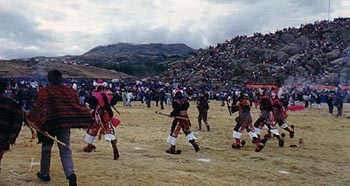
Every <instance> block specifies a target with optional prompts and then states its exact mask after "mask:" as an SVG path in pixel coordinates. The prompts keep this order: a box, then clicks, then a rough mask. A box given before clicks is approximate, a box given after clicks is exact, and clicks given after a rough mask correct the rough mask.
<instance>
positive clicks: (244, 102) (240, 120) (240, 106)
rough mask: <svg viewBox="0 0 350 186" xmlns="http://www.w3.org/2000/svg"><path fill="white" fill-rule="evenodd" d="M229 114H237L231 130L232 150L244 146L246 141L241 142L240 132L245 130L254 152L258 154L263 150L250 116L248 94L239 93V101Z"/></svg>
mask: <svg viewBox="0 0 350 186" xmlns="http://www.w3.org/2000/svg"><path fill="white" fill-rule="evenodd" d="M231 109H232V110H231V112H232V113H234V112H237V111H238V116H237V117H236V119H235V121H236V125H235V127H234V129H233V134H232V136H233V138H234V139H235V142H234V143H233V144H232V148H234V149H240V148H242V147H243V146H245V144H246V141H244V140H242V141H241V138H242V132H243V131H244V130H245V129H246V130H247V132H248V135H249V136H250V137H252V138H253V142H254V143H255V145H256V148H255V151H256V152H260V151H261V150H262V149H263V148H264V143H263V142H261V141H260V139H259V138H258V136H257V134H256V133H255V129H254V126H253V122H252V117H251V114H250V102H249V96H248V94H246V93H244V92H241V93H240V96H239V101H238V103H237V104H236V105H234V106H233V107H232V108H231Z"/></svg>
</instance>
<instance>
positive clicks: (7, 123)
mask: <svg viewBox="0 0 350 186" xmlns="http://www.w3.org/2000/svg"><path fill="white" fill-rule="evenodd" d="M22 122H23V112H22V109H21V107H20V106H19V104H17V103H16V102H15V101H14V100H12V99H11V98H9V97H6V96H3V95H0V151H7V150H10V144H14V143H15V141H16V138H17V136H18V134H19V132H20V130H21V127H22Z"/></svg>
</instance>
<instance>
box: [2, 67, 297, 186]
mask: <svg viewBox="0 0 350 186" xmlns="http://www.w3.org/2000/svg"><path fill="white" fill-rule="evenodd" d="M47 79H48V82H49V84H48V86H46V87H41V88H40V89H39V91H38V92H37V96H36V99H35V101H34V103H33V106H32V108H31V110H30V111H29V112H28V111H25V112H23V108H22V107H21V105H19V104H18V102H16V101H14V100H13V99H12V98H9V97H8V96H5V95H4V93H5V87H6V83H7V82H6V81H5V80H3V79H2V80H1V83H0V85H1V86H0V108H1V109H0V111H1V112H0V127H1V132H0V163H1V159H2V157H3V155H4V152H5V151H7V150H9V148H10V145H11V144H14V143H15V141H16V138H17V136H18V134H19V131H20V130H21V126H22V122H24V121H25V123H27V125H28V126H30V127H32V128H34V129H35V130H37V131H38V139H39V141H40V142H41V143H42V146H41V160H40V171H39V172H38V173H37V177H38V178H39V179H40V180H43V181H50V180H51V178H50V161H51V149H52V145H53V143H54V141H56V140H57V141H58V142H60V143H58V148H59V153H60V158H61V162H62V166H63V170H64V173H65V175H66V178H67V179H68V180H69V185H76V184H77V177H76V174H75V171H74V164H73V160H72V151H71V149H70V132H71V131H70V129H71V128H83V129H85V130H86V134H85V142H86V145H85V146H84V147H83V151H84V152H88V153H89V152H92V151H94V150H95V149H96V146H95V145H94V144H93V143H94V141H95V139H96V138H97V136H98V135H99V134H103V136H104V138H105V140H106V141H108V142H110V143H111V147H112V149H113V157H114V159H115V160H117V159H119V151H118V147H117V138H116V135H115V131H114V130H115V128H116V127H117V126H118V125H119V124H120V120H119V119H117V118H116V117H115V116H114V114H115V113H119V112H118V110H117V109H116V108H115V107H114V106H115V105H116V103H117V100H118V96H116V94H113V92H111V91H109V90H108V89H109V87H108V84H106V83H104V82H103V81H97V82H96V84H95V86H94V90H93V92H92V93H91V94H84V95H83V94H82V95H83V97H84V99H83V100H82V99H80V98H79V97H81V96H80V95H79V94H78V92H79V91H77V90H75V89H74V88H72V87H69V86H66V85H64V84H62V74H61V72H59V71H57V70H52V71H49V72H48V75H47ZM279 90H280V89H276V90H271V91H269V90H267V89H260V90H259V91H258V92H257V94H256V95H257V96H258V99H257V102H258V103H257V105H259V108H260V111H261V114H260V116H259V118H258V119H257V120H256V121H255V122H253V118H252V117H251V113H250V111H251V107H252V101H253V99H252V97H254V94H253V96H252V94H251V93H252V92H251V91H250V90H248V89H242V90H241V91H236V92H235V93H233V94H223V96H220V95H217V97H223V100H227V105H228V108H229V111H230V113H231V114H232V113H234V112H238V116H237V117H236V118H235V121H236V125H235V127H234V129H233V133H232V137H233V139H234V142H233V144H232V148H234V149H240V148H242V147H244V146H245V144H246V141H245V140H243V139H242V133H243V132H244V131H247V133H248V136H249V137H250V138H251V139H252V142H253V143H254V144H255V151H256V152H260V151H261V150H263V148H264V147H265V145H266V142H267V141H268V139H269V138H271V137H275V138H276V139H277V140H278V145H279V146H280V147H283V146H284V138H285V134H284V133H280V132H279V131H278V129H277V126H279V127H280V128H282V130H285V131H286V132H288V134H289V137H290V138H293V137H294V125H291V126H289V125H287V123H286V118H287V114H286V104H285V99H284V98H285V97H284V96H283V95H282V94H281V92H280V91H279ZM162 91H163V90H162ZM171 95H172V103H171V106H172V111H171V112H170V114H169V115H168V116H169V117H172V118H173V121H172V124H171V128H170V129H171V131H170V134H169V135H168V138H167V140H166V141H167V143H169V145H170V147H169V148H167V149H166V150H165V152H166V153H169V154H181V152H182V151H181V150H180V149H178V148H177V142H178V135H179V134H180V130H182V131H183V133H184V134H185V135H186V137H187V140H188V142H189V143H190V144H191V145H192V146H193V149H194V151H195V152H198V151H200V147H199V144H198V142H197V141H196V136H195V134H194V132H193V131H192V130H191V122H190V119H189V117H188V109H189V107H190V99H189V97H188V95H189V92H187V93H186V91H184V89H181V90H180V89H174V90H173V92H172V94H171ZM193 95H194V94H191V96H192V100H193V98H195V101H196V108H197V110H198V118H197V119H198V120H197V121H198V129H199V130H203V128H202V123H204V126H205V130H206V131H208V132H209V131H210V130H211V128H210V125H209V123H208V111H209V99H210V97H212V96H213V95H212V94H211V95H210V94H208V93H207V92H201V93H198V94H196V96H193ZM162 100H163V99H162ZM85 102H87V103H89V107H87V106H86V105H85ZM287 105H288V104H287ZM161 107H162V108H164V107H163V105H162V104H161ZM263 129H267V135H264V136H263V135H262V132H261V131H262V130H263ZM0 165H1V164H0Z"/></svg>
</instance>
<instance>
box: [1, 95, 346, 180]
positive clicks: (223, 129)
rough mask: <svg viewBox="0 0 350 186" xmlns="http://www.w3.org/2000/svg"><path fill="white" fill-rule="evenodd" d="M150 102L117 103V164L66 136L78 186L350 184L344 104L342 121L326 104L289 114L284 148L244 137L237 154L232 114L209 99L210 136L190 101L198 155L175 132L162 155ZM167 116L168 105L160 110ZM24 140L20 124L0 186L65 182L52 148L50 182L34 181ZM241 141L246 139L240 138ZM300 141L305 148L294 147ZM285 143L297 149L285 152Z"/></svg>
mask: <svg viewBox="0 0 350 186" xmlns="http://www.w3.org/2000/svg"><path fill="white" fill-rule="evenodd" d="M152 104H153V105H152V107H151V108H149V109H147V108H146V105H142V104H141V103H139V102H134V103H133V106H132V107H122V106H121V104H120V103H119V104H118V105H117V108H118V110H119V111H120V112H121V115H120V116H118V117H119V118H120V119H121V121H122V123H121V125H120V126H119V127H118V128H117V130H116V134H117V138H118V140H119V144H118V147H119V150H120V159H119V160H117V161H116V160H113V156H112V148H111V147H110V144H109V143H107V142H105V141H104V140H103V138H102V140H98V141H96V143H95V145H96V147H97V149H96V151H95V152H92V153H85V152H83V150H82V149H83V146H84V145H85V142H84V134H85V132H84V131H83V130H73V131H72V135H71V149H72V151H73V159H74V164H75V171H76V174H77V178H78V185H84V186H90V185H91V186H110V185H111V186H112V185H238V186H239V185H245V186H246V185H269V186H274V185H278V186H284V185H291V186H293V185H295V186H301V185H303V186H308V185H317V186H320V185H329V186H335V185H337V186H340V185H350V153H349V152H350V135H349V134H350V119H348V118H347V117H346V116H349V115H350V113H349V110H350V105H345V106H344V111H345V113H344V115H345V116H343V117H341V118H335V117H334V116H330V115H328V113H327V106H326V105H325V104H324V105H322V108H321V110H317V109H315V108H314V109H307V110H304V111H298V112H288V114H289V117H288V120H287V123H288V124H289V125H291V124H294V125H295V126H296V127H295V130H296V133H295V138H293V139H289V138H286V142H285V147H283V148H280V147H278V142H277V140H276V139H271V140H269V141H268V142H267V145H266V147H265V148H264V149H263V151H261V152H255V151H254V148H255V147H254V144H252V143H251V142H250V140H248V141H249V142H248V143H247V145H246V146H245V147H244V148H242V149H240V150H235V149H232V148H231V144H232V142H233V141H234V140H233V138H232V129H233V127H234V125H235V123H234V118H235V116H236V115H237V113H236V114H234V115H233V116H230V115H229V114H228V111H227V109H226V107H221V106H220V103H219V102H216V101H212V102H211V103H210V106H211V109H210V110H209V123H210V125H211V131H210V132H205V131H201V132H200V131H198V124H197V119H196V117H197V110H196V107H195V104H194V103H193V102H191V107H190V110H189V116H190V119H191V122H192V130H193V131H194V133H195V135H196V137H197V141H198V142H199V144H200V147H201V150H200V151H199V152H197V153H196V152H195V151H194V150H193V148H192V146H191V145H190V144H189V143H188V142H187V141H186V137H185V135H184V134H183V133H180V135H179V141H178V145H177V147H178V148H179V149H181V150H182V154H181V155H169V154H167V153H165V149H166V148H168V147H169V145H168V144H167V143H166V139H167V136H168V134H169V130H170V125H171V122H172V120H171V118H168V117H164V116H161V115H158V114H156V113H155V111H158V110H159V108H158V107H155V105H154V103H152ZM170 111H171V109H170V108H165V110H162V112H163V113H169V112H170ZM258 115H259V110H258V109H255V108H253V109H252V116H253V120H255V119H256V118H257V117H258ZM279 131H280V132H282V130H280V129H279ZM265 132H266V131H263V133H265ZM30 137H31V134H30V130H29V129H28V128H27V127H24V128H23V129H22V131H21V133H20V135H19V137H18V139H17V143H16V145H14V146H12V150H11V151H10V152H8V153H6V154H5V156H4V159H3V162H2V172H1V173H0V185H1V186H13V185H51V186H56V185H57V186H58V185H68V180H66V179H65V176H64V173H63V169H62V166H61V162H60V159H59V153H58V149H57V145H54V147H53V151H52V162H51V173H50V176H51V181H50V182H49V183H44V182H40V181H39V179H38V178H37V177H36V173H37V172H38V171H39V165H38V164H39V161H40V145H38V144H36V143H35V142H33V143H30V142H29V140H30ZM243 138H244V139H248V136H247V134H246V133H244V135H243ZM300 138H302V139H303V140H304V143H305V146H304V147H299V144H298V140H299V139H300ZM291 144H296V145H298V147H296V148H291V147H289V146H290V145H291ZM32 161H33V163H31V162H32ZM31 165H32V167H31ZM30 167H31V170H29V168H30Z"/></svg>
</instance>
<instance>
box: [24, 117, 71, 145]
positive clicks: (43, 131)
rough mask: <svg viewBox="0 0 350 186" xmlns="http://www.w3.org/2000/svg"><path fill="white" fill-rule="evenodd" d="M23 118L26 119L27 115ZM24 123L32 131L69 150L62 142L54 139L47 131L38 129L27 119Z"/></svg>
mask: <svg viewBox="0 0 350 186" xmlns="http://www.w3.org/2000/svg"><path fill="white" fill-rule="evenodd" d="M25 116H26V117H27V114H26V115H25ZM26 123H27V125H28V127H29V128H31V129H34V130H36V131H38V132H39V133H41V134H42V135H44V136H45V137H47V138H49V139H51V140H53V141H55V142H57V143H58V144H60V145H62V146H64V147H66V148H69V147H68V146H67V145H66V144H65V143H63V142H62V141H60V140H58V139H56V138H54V137H53V136H51V135H50V134H49V133H48V132H47V131H45V130H41V129H39V127H38V126H36V125H35V124H34V123H33V122H31V121H30V120H29V119H28V118H27V119H26Z"/></svg>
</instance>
